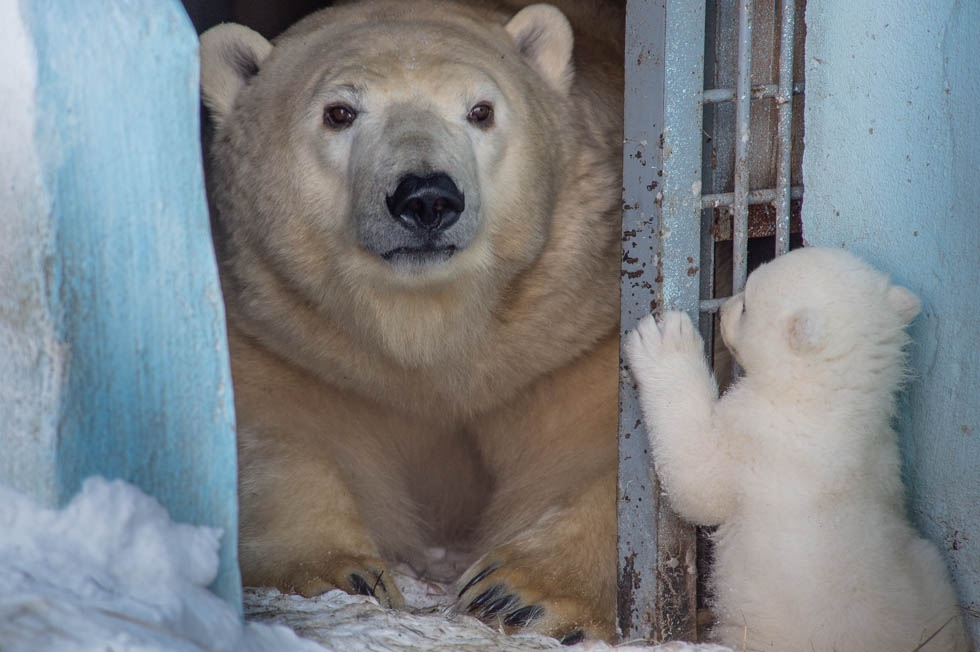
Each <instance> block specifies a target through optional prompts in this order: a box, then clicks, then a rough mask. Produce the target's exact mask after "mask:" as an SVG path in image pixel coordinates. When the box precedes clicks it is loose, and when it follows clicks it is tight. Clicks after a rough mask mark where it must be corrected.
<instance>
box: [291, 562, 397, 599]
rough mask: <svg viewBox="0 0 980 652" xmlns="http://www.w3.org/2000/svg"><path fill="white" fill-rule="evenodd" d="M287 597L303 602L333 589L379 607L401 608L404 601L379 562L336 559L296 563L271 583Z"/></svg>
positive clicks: (385, 569) (383, 565)
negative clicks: (301, 598) (367, 599)
mask: <svg viewBox="0 0 980 652" xmlns="http://www.w3.org/2000/svg"><path fill="white" fill-rule="evenodd" d="M274 584H275V586H276V587H277V588H278V589H279V590H281V591H284V592H287V593H298V594H300V595H302V596H305V597H307V598H310V597H313V596H315V595H320V594H322V593H326V592H327V591H331V590H333V589H340V590H342V591H346V592H347V593H350V594H352V595H367V596H370V597H372V598H376V599H377V600H378V603H379V604H380V605H381V606H383V607H394V608H397V607H403V606H405V600H404V598H402V595H401V592H400V591H399V590H398V587H397V586H395V580H394V578H393V577H392V576H391V574H390V573H389V572H388V571H387V568H386V566H385V564H384V562H382V561H381V560H380V559H375V558H368V557H356V556H350V555H337V556H334V557H331V558H329V559H327V560H325V561H318V562H298V563H296V564H295V565H294V566H293V568H292V569H291V570H290V571H289V572H287V573H285V574H284V575H283V577H281V578H280V579H278V580H277V581H275V582H274Z"/></svg>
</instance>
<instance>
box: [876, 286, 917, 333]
mask: <svg viewBox="0 0 980 652" xmlns="http://www.w3.org/2000/svg"><path fill="white" fill-rule="evenodd" d="M885 298H886V300H887V301H888V304H889V305H890V306H891V307H892V308H893V309H894V310H895V312H897V313H898V316H899V318H900V319H901V320H902V323H904V324H910V323H911V322H912V320H913V319H915V316H916V315H918V314H919V311H920V310H921V309H922V303H921V302H920V301H919V297H917V296H915V294H914V293H913V292H912V290H908V289H906V288H903V287H902V286H901V285H893V286H891V287H890V288H888V292H887V294H886V295H885Z"/></svg>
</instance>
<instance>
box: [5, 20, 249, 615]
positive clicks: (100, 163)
mask: <svg viewBox="0 0 980 652" xmlns="http://www.w3.org/2000/svg"><path fill="white" fill-rule="evenodd" d="M20 11H21V14H22V17H23V22H24V25H25V28H26V32H27V34H28V37H29V39H30V40H31V41H32V42H33V47H34V50H35V52H36V60H37V69H36V72H37V74H36V93H35V97H34V108H33V116H34V125H35V128H34V133H33V152H31V155H32V156H33V157H34V158H35V159H36V162H37V165H38V168H37V169H38V171H39V172H38V174H39V178H37V179H36V180H35V181H36V185H35V186H34V187H33V188H21V189H20V192H22V193H23V194H24V195H25V196H27V197H30V198H31V201H30V202H26V203H20V204H18V205H16V206H14V212H13V214H11V215H5V216H4V217H5V219H6V220H10V222H9V224H8V226H7V227H5V228H10V229H11V232H13V231H14V229H17V228H20V227H24V225H33V224H37V225H40V226H38V227H37V228H36V229H34V228H27V227H24V228H22V229H21V231H19V233H20V236H19V237H22V238H23V242H24V243H25V244H26V245H27V246H29V247H31V248H33V250H35V251H36V252H37V253H36V255H32V256H24V257H22V258H21V259H19V262H20V263H21V265H22V267H21V269H19V270H18V271H17V279H16V283H17V284H19V288H20V289H19V291H20V292H23V293H24V294H25V296H26V297H27V299H29V301H28V303H29V304H30V305H32V306H34V307H33V308H32V309H31V313H30V315H27V314H26V313H25V315H24V319H22V320H20V321H17V320H16V319H14V317H13V316H12V315H9V314H8V315H4V319H9V321H8V322H6V323H5V324H3V325H4V326H5V327H6V328H9V329H11V332H16V336H17V338H19V339H20V340H24V339H30V338H32V337H33V338H45V343H44V344H42V345H41V346H39V347H38V349H39V350H40V351H41V352H43V355H42V356H40V357H38V359H37V361H36V362H35V363H34V364H35V367H33V369H32V368H31V367H30V365H26V364H25V365H21V367H19V368H18V374H19V376H18V379H17V380H16V381H15V382H21V383H23V382H25V381H28V384H29V385H30V384H32V383H33V384H35V385H36V386H37V387H43V386H45V385H46V384H47V385H51V384H54V387H53V388H52V391H51V393H50V398H49V400H48V401H47V403H43V404H39V407H41V408H44V409H46V410H48V412H47V413H46V414H43V415H39V416H37V417H36V418H33V417H23V418H21V419H20V421H18V423H17V424H14V423H12V422H8V421H7V420H6V418H3V420H2V421H0V442H11V446H10V449H8V450H14V451H15V454H14V455H13V456H11V457H8V458H6V459H5V460H4V462H3V463H2V464H0V480H4V478H7V481H10V482H13V483H16V484H19V485H21V486H20V487H19V488H23V489H25V490H29V491H31V492H32V493H34V494H35V495H36V496H38V497H39V498H40V499H42V500H44V501H46V502H48V503H57V504H63V503H65V502H67V501H68V500H69V499H70V498H71V497H72V495H73V494H74V493H75V492H76V491H77V490H78V489H79V487H80V486H81V483H82V481H83V480H84V479H85V478H86V477H87V476H89V475H93V474H99V475H104V476H107V477H110V478H116V477H118V478H124V479H126V480H128V481H130V482H133V483H134V484H136V485H138V486H139V487H141V488H142V489H143V490H144V491H146V492H147V493H149V494H151V495H153V496H154V497H156V498H157V499H158V500H160V501H161V502H162V503H163V504H164V505H165V506H166V507H167V508H168V510H169V511H170V513H171V515H172V516H173V518H174V519H176V520H179V521H185V522H190V523H195V524H205V525H211V526H215V527H219V528H221V529H222V530H223V532H224V535H225V536H224V538H223V544H222V550H221V561H222V565H221V570H220V574H219V576H218V578H217V580H216V581H215V583H214V585H213V586H212V588H213V589H214V590H215V591H216V592H217V593H218V594H219V595H221V596H222V597H224V598H226V599H228V600H229V601H231V602H232V603H234V604H236V605H239V606H240V598H241V589H240V585H239V575H238V565H237V553H236V546H237V544H236V535H237V506H236V505H237V503H236V458H235V439H234V411H233V405H232V395H231V379H230V371H229V364H228V354H227V344H226V340H225V330H224V308H223V304H222V301H221V294H220V288H219V285H218V279H217V269H216V265H215V261H214V255H213V251H212V247H211V240H210V231H209V223H208V215H207V208H206V200H205V194H204V184H203V174H202V166H201V152H200V144H199V140H198V134H199V124H198V120H199V111H198V102H199V100H198V90H197V89H198V58H197V38H196V34H195V32H194V30H193V28H192V27H191V24H190V21H189V20H188V19H187V16H186V14H185V13H184V11H183V8H182V7H181V5H180V4H179V3H178V2H176V0H167V1H165V2H161V1H160V0H111V1H110V0H99V1H93V2H85V3H71V2H61V1H60V0H37V1H32V2H21V5H20ZM8 65H10V64H9V62H8ZM4 289H8V288H7V286H5V288H4ZM4 305H5V306H6V307H8V308H10V309H11V310H19V308H17V306H13V307H11V306H9V305H7V304H4ZM25 305H26V304H25ZM33 318H40V322H39V324H40V326H41V328H40V329H39V330H38V331H37V332H32V331H31V329H32V328H35V325H34V324H33V323H32V321H33ZM18 324H19V326H18ZM5 364H6V363H5V362H4V361H3V360H2V359H0V378H2V377H3V375H4V374H3V370H4V366H5ZM25 374H26V375H30V374H33V378H25ZM0 382H3V381H2V380H0ZM7 396H8V394H0V398H5V397H7ZM9 396H12V394H9ZM14 407H16V406H14ZM8 408H9V410H8ZM8 413H9V414H13V413H14V408H13V407H11V406H3V414H4V415H6V414H8ZM22 416H23V415H22ZM25 421H28V422H30V423H29V425H30V426H31V427H30V428H27V429H24V430H20V429H14V426H15V425H18V424H19V425H23V423H22V422H25ZM18 427H19V426H18ZM17 451H20V453H18V452H17ZM18 455H20V457H19V456H18ZM25 464H26V465H28V466H27V470H26V471H25V470H24V468H21V469H20V471H17V470H16V469H15V467H18V466H22V465H25ZM38 479H39V481H38ZM24 485H27V486H24Z"/></svg>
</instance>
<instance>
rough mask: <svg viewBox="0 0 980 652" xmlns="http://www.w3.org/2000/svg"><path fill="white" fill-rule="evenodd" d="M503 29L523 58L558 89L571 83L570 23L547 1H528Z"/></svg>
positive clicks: (571, 38)
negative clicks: (541, 2) (529, 3)
mask: <svg viewBox="0 0 980 652" xmlns="http://www.w3.org/2000/svg"><path fill="white" fill-rule="evenodd" d="M506 29H507V32H508V33H509V34H510V36H511V38H513V39H514V42H515V43H516V44H517V48H518V49H519V50H520V52H521V54H522V55H524V58H525V59H527V61H528V63H530V64H531V66H532V67H533V68H534V69H535V70H537V71H538V74H540V75H541V76H542V77H544V79H545V81H547V82H548V83H550V84H551V85H552V86H553V87H554V88H555V89H557V90H558V91H560V92H561V93H563V94H564V93H567V92H568V88H569V86H571V83H572V72H573V70H572V45H573V43H574V38H573V36H572V26H571V25H569V24H568V19H567V18H565V14H563V13H562V12H561V10H559V9H558V8H557V7H553V6H551V5H544V4H540V5H529V6H527V7H524V8H523V9H521V10H520V11H518V12H517V13H516V14H515V15H514V17H513V18H511V19H510V22H508V23H507V27H506Z"/></svg>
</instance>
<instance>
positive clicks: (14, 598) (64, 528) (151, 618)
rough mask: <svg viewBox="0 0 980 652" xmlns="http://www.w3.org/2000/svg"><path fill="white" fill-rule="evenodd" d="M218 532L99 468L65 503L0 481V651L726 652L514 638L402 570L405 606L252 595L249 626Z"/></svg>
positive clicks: (339, 597)
mask: <svg viewBox="0 0 980 652" xmlns="http://www.w3.org/2000/svg"><path fill="white" fill-rule="evenodd" d="M219 542H220V533H219V532H218V531H217V530H214V529H212V528H208V527H195V526H192V525H186V524H180V523H174V522H173V521H172V520H171V519H170V517H169V515H168V514H167V512H166V510H165V509H164V508H163V507H162V506H161V505H160V504H159V503H157V502H156V501H155V500H154V499H152V498H150V497H149V496H147V495H145V494H143V493H142V492H140V491H139V489H137V488H135V487H133V486H132V485H129V484H126V483H124V482H121V481H118V480H117V481H111V482H110V481H107V480H104V479H101V478H90V479H89V480H87V481H86V482H85V484H84V485H83V487H82V490H81V492H79V494H78V495H77V496H76V497H75V498H74V499H73V500H72V501H71V503H69V504H68V505H67V506H66V507H65V508H64V509H62V510H52V509H48V508H45V507H43V506H41V505H39V504H38V503H37V502H35V501H34V500H32V499H30V498H28V497H26V496H25V495H23V494H20V493H18V492H16V491H13V490H11V489H8V488H5V487H0V649H3V651H4V652H45V651H50V652H55V651H63V650H112V651H113V652H124V651H126V650H133V651H135V650H140V652H154V651H170V650H175V651H187V652H200V651H203V650H214V651H216V652H220V651H225V650H227V651H228V652H232V651H234V652H266V651H267V652H323V651H324V650H336V651H338V652H341V651H342V652H360V651H364V652H399V651H402V650H405V651H407V650H412V651H431V652H449V651H454V652H470V651H473V652H476V651H481V652H482V651H485V650H500V651H501V652H519V651H525V650H527V651H531V650H551V649H560V650H568V651H569V652H584V651H586V650H608V649H616V650H619V651H621V652H639V651H641V650H643V651H647V652H654V651H659V652H724V651H725V650H727V648H722V647H718V646H713V645H694V644H688V643H669V644H665V645H661V646H635V645H623V646H618V647H615V648H613V647H612V646H609V645H607V644H604V643H598V642H586V643H581V644H579V645H575V646H571V647H562V646H561V645H560V644H559V643H558V641H556V640H555V639H553V638H548V637H546V636H541V635H538V634H521V635H515V636H508V635H506V634H503V633H502V632H498V631H495V630H493V629H491V628H490V627H487V626H486V625H484V624H483V623H481V622H479V621H478V620H476V619H475V618H470V617H467V616H459V615H454V614H450V613H449V612H448V611H447V609H446V608H445V606H444V604H445V603H446V597H447V596H446V595H445V592H444V590H443V589H442V588H441V587H439V586H438V585H432V584H428V583H425V582H421V581H419V580H416V579H414V578H412V577H410V576H408V575H405V574H403V573H398V574H397V576H396V578H395V579H396V582H398V583H399V586H400V587H402V588H403V593H404V594H405V596H406V599H407V600H408V601H409V603H410V604H413V605H415V606H414V607H413V608H412V609H409V610H406V611H393V610H390V609H383V608H382V607H380V606H378V604H377V602H375V601H374V599H373V598H367V597H364V596H351V595H347V594H346V593H343V592H340V591H331V592H330V593H327V594H325V595H322V596H319V597H316V598H311V599H306V598H302V597H299V596H294V595H283V594H281V593H279V592H278V591H276V590H274V589H247V590H246V591H245V613H246V622H245V623H244V624H243V623H242V622H241V621H240V620H239V618H238V614H237V613H236V611H235V610H234V609H233V608H232V607H231V606H229V605H228V604H227V603H225V602H224V601H222V600H221V599H219V598H217V597H216V596H215V595H213V594H212V593H211V592H210V591H208V590H207V588H206V587H207V586H208V585H209V584H210V583H211V581H212V580H213V579H214V577H215V575H216V574H217V571H218V544H219Z"/></svg>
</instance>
